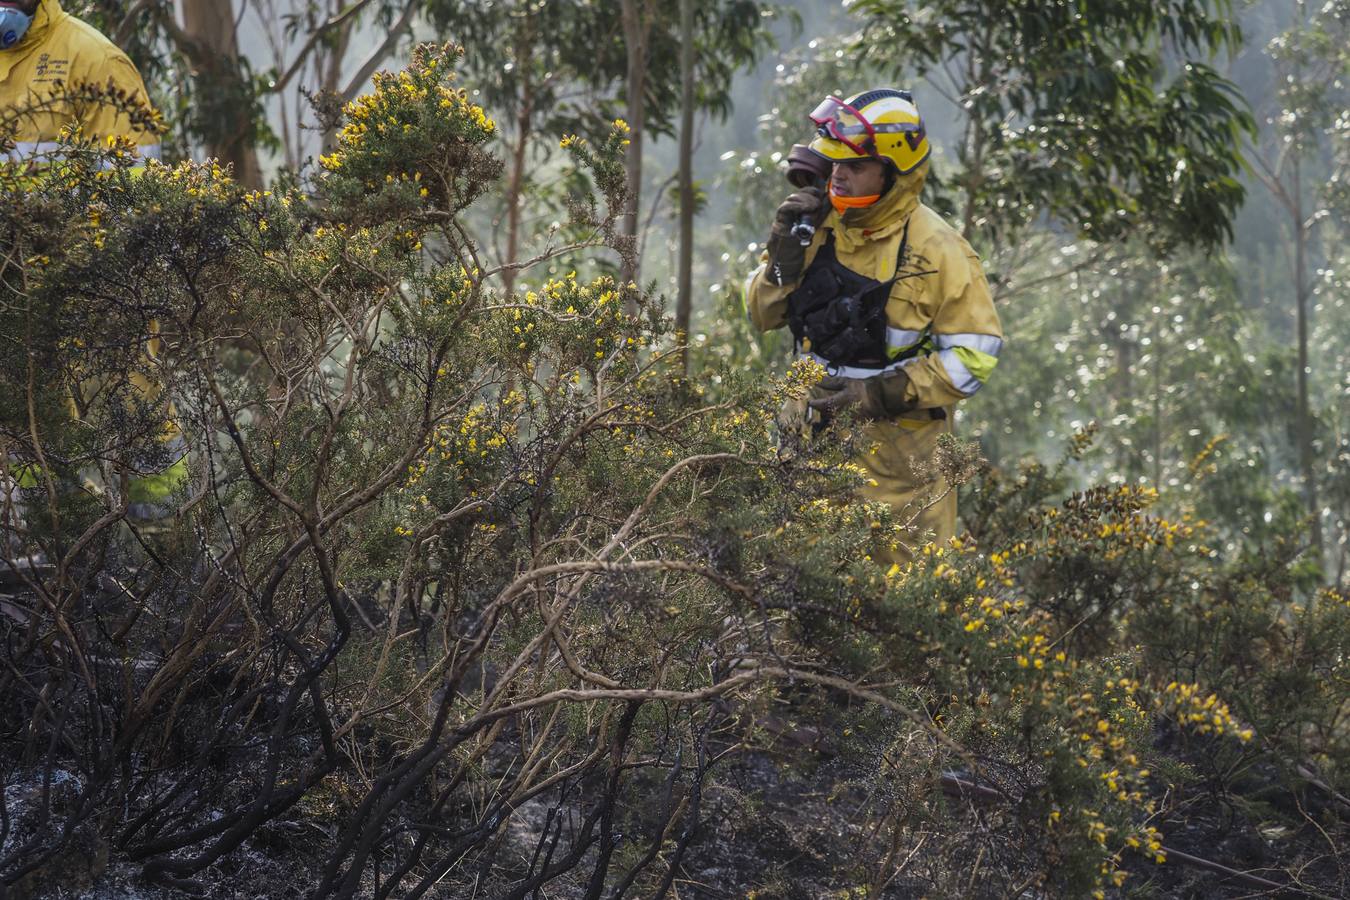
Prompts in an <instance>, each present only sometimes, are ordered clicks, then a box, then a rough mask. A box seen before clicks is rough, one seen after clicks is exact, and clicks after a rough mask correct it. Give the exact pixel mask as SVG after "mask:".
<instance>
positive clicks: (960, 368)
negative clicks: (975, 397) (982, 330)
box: [937, 347, 998, 397]
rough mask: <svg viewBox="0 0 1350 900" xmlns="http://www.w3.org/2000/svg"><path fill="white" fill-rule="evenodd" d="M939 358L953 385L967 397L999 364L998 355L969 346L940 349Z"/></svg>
mask: <svg viewBox="0 0 1350 900" xmlns="http://www.w3.org/2000/svg"><path fill="white" fill-rule="evenodd" d="M937 358H938V359H939V360H940V361H941V362H942V368H943V369H945V370H946V372H947V377H948V378H950V379H951V382H952V386H953V387H955V388H956V389H957V390H958V391H960V392H961V393H963V394H965V395H966V396H967V397H969V396H971V395H972V394H974V393H975V392H976V391H978V390H979V389H980V388H981V387H982V386H983V385H984V383H985V381H986V380H988V378H989V373H990V372H992V371H993V370H994V366H995V365H997V364H998V357H995V356H990V355H989V354H987V353H981V352H980V351H979V350H972V349H970V348H969V347H952V348H950V349H947V350H939V351H938V354H937Z"/></svg>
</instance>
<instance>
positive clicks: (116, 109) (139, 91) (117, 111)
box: [81, 52, 160, 159]
mask: <svg viewBox="0 0 1350 900" xmlns="http://www.w3.org/2000/svg"><path fill="white" fill-rule="evenodd" d="M87 78H88V81H89V82H90V83H91V84H95V85H98V86H99V87H111V88H112V89H113V90H114V91H117V92H118V93H119V94H120V95H121V100H114V99H111V98H109V99H108V100H103V101H96V102H94V103H91V104H90V105H89V107H88V108H86V109H85V110H83V111H82V114H81V123H82V124H83V125H84V131H85V134H86V135H87V136H89V137H96V138H106V137H109V136H112V135H116V136H118V137H128V138H130V139H131V140H132V142H133V143H135V144H136V152H137V154H138V155H139V156H140V157H141V158H142V159H158V158H159V156H160V143H159V142H160V136H159V133H158V132H157V131H156V130H155V127H154V125H153V123H152V122H150V121H148V120H147V119H146V118H145V117H146V116H148V115H153V110H152V109H151V107H150V100H149V97H148V96H147V95H146V92H145V83H144V82H143V81H142V80H141V75H140V73H139V72H137V71H136V67H135V66H134V65H132V64H131V60H129V59H127V58H126V56H124V55H123V54H122V53H120V52H112V53H109V54H108V55H107V56H105V57H103V58H101V59H99V60H97V61H96V62H94V63H93V64H92V65H90V66H89V71H88V73H87ZM133 109H135V110H136V112H135V114H133V113H132V110H133Z"/></svg>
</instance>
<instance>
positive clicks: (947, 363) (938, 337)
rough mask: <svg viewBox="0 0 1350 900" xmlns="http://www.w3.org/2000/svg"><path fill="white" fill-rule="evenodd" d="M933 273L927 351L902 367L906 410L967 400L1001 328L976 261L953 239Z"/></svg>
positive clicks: (992, 361)
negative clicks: (935, 303)
mask: <svg viewBox="0 0 1350 900" xmlns="http://www.w3.org/2000/svg"><path fill="white" fill-rule="evenodd" d="M937 269H938V271H937V273H936V274H935V275H934V276H933V277H934V278H935V279H936V284H935V288H936V290H937V292H938V306H937V312H936V313H935V315H934V316H933V321H932V324H931V325H930V327H929V333H928V340H929V343H930V346H931V347H932V350H931V351H930V352H929V353H927V354H925V355H923V356H919V357H916V358H915V359H914V360H913V361H912V362H911V363H909V364H908V365H906V366H905V367H904V371H905V374H906V375H908V376H909V382H908V384H907V385H906V387H905V401H906V405H908V406H909V408H911V409H932V408H935V407H940V406H950V405H952V404H953V403H956V402H957V401H960V400H964V399H966V398H967V397H970V396H973V395H974V394H975V392H976V391H978V390H979V389H980V388H981V387H983V386H984V384H985V382H987V381H988V380H989V376H990V374H991V373H992V372H993V371H994V366H996V365H997V364H998V355H999V352H1000V351H1001V350H1002V349H1003V327H1002V325H1000V324H999V320H998V313H997V312H996V311H995V309H994V301H993V298H992V297H990V295H989V283H988V281H986V280H985V277H984V269H983V267H982V266H981V265H980V258H979V257H978V256H976V255H975V252H974V251H973V250H971V249H970V246H969V245H968V244H967V243H966V242H965V241H964V240H961V239H959V238H958V239H957V240H956V241H953V242H951V243H950V244H948V245H947V246H946V247H945V248H944V249H943V252H942V254H941V257H940V260H939V263H938V266H937Z"/></svg>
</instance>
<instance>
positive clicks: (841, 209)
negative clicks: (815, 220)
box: [830, 188, 881, 216]
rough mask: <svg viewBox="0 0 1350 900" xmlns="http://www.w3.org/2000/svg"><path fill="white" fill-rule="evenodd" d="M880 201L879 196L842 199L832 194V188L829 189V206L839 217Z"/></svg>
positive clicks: (871, 195)
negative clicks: (851, 210)
mask: <svg viewBox="0 0 1350 900" xmlns="http://www.w3.org/2000/svg"><path fill="white" fill-rule="evenodd" d="M880 199H881V195H880V194H868V195H867V196H866V197H842V196H840V195H839V194H836V193H835V192H834V188H830V205H831V206H833V207H834V211H835V212H837V213H839V215H841V216H842V215H843V214H844V213H845V212H846V211H848V210H850V209H862V208H863V207H865V206H871V205H872V204H873V203H876V202H877V201H878V200H880Z"/></svg>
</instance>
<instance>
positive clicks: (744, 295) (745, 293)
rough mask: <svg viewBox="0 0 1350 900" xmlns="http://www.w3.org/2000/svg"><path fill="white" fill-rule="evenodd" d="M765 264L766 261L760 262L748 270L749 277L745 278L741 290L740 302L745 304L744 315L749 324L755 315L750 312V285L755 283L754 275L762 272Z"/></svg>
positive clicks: (752, 321)
mask: <svg viewBox="0 0 1350 900" xmlns="http://www.w3.org/2000/svg"><path fill="white" fill-rule="evenodd" d="M767 265H768V263H760V264H759V265H758V266H756V267H755V268H754V269H753V270H752V271H751V272H750V277H749V278H747V279H745V287H744V289H743V290H742V292H741V303H743V304H745V317H746V318H747V319H749V320H750V322H751V324H753V323H754V321H755V317H754V316H753V315H751V314H750V286H751V285H753V284H754V283H755V276H756V275H758V274H759V273H760V272H763V271H764V267H765V266H767Z"/></svg>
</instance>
